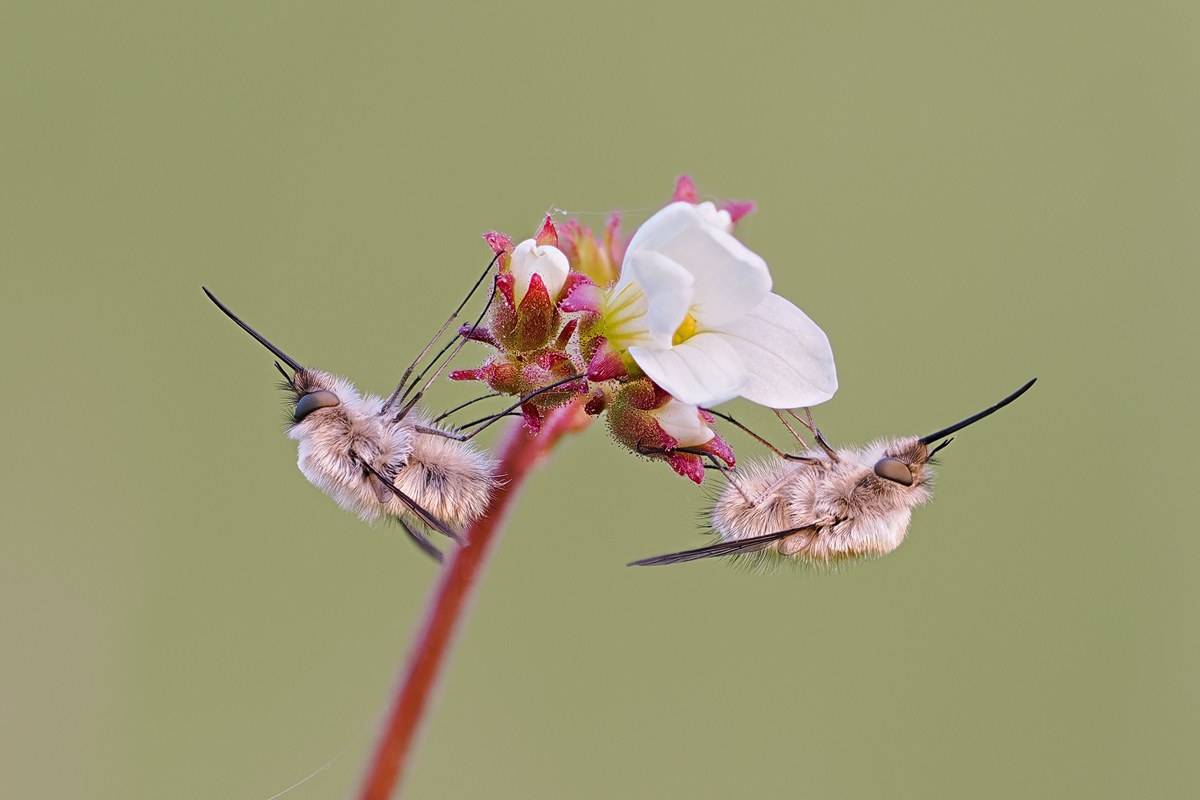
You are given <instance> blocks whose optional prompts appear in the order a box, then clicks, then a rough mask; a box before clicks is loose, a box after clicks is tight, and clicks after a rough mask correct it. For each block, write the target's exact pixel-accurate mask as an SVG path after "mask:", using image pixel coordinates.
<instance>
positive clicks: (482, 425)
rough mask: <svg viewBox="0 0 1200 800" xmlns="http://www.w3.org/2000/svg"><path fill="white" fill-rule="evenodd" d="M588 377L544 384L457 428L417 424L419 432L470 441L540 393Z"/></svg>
mask: <svg viewBox="0 0 1200 800" xmlns="http://www.w3.org/2000/svg"><path fill="white" fill-rule="evenodd" d="M586 379H587V375H584V374H582V373H580V374H579V375H572V376H571V377H569V378H563V379H562V380H561V381H555V382H554V383H552V384H550V385H549V386H543V387H542V388H541V389H538V390H537V391H536V392H530V393H529V394H527V395H525V396H524V397H522V398H521V399H520V400H518V401H517V402H515V403H513V404H512V405H511V406H509V407H508V408H506V409H504V410H503V411H501V412H500V413H498V414H490V415H488V416H486V417H482V418H480V419H477V420H474V421H472V422H468V423H466V424H465V425H460V426H459V427H458V429H457V430H453V431H443V430H439V429H437V428H430V427H428V426H426V425H417V426H416V429H417V432H418V433H427V434H430V435H432V436H444V437H446V438H447V439H454V440H456V441H459V442H469V441H471V439H473V438H474V437H475V435H476V434H477V433H479V432H480V431H483V430H485V429H486V428H487V427H488V426H489V425H491V424H492V423H494V422H496V421H498V420H501V419H503V418H504V417H507V416H516V414H514V412H515V411H516V410H517V409H519V408H520V407H521V406H523V405H525V403H527V402H529V401H530V400H532V399H533V398H535V397H537V396H538V395H539V394H545V393H546V392H549V391H553V390H554V389H558V388H560V387H562V386H563V385H564V384H568V383H573V382H574V381H578V380H584V381H586ZM584 386H585V389H586V383H585V384H584ZM476 425H478V426H479V427H477V428H475V430H473V431H471V432H470V433H463V431H464V430H466V429H467V428H471V427H475V426H476Z"/></svg>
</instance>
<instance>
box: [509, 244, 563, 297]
mask: <svg viewBox="0 0 1200 800" xmlns="http://www.w3.org/2000/svg"><path fill="white" fill-rule="evenodd" d="M509 269H510V270H511V271H512V274H513V300H515V301H516V304H517V305H518V306H519V305H521V301H522V300H524V299H525V293H526V292H528V291H529V281H530V279H531V278H532V277H533V275H534V274H535V273H536V274H538V275H540V276H541V277H542V283H543V284H545V286H546V290H547V291H548V292H549V293H550V299H551V300H552V301H553V300H557V299H558V293H559V292H561V291H562V287H563V284H565V283H566V282H567V273H569V272H570V271H571V265H570V262H569V261H567V256H566V254H564V253H563V252H562V251H561V250H559V249H558V248H557V247H554V246H553V245H548V244H544V245H539V244H538V243H537V240H536V239H526V240H525V241H523V242H521V243H520V244H519V245H517V246H516V248H514V249H513V254H512V261H510V262H509Z"/></svg>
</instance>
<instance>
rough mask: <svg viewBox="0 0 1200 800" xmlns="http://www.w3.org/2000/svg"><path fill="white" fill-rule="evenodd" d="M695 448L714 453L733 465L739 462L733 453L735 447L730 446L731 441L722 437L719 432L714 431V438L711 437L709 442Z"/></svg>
mask: <svg viewBox="0 0 1200 800" xmlns="http://www.w3.org/2000/svg"><path fill="white" fill-rule="evenodd" d="M695 449H697V450H703V451H704V452H706V453H712V454H713V455H714V456H716V457H717V458H719V459H721V460H722V461H724V462H725V463H726V464H728V465H729V466H731V467H732V466H733V465H734V464H736V463H737V458H736V457H735V456H734V454H733V448H732V447H730V446H729V442H727V441H725V440H724V439H722V438H721V435H720V434H719V433H716V432H714V433H713V438H712V439H710V440H709V441H708V443H707V444H704V445H701V446H700V447H697V448H695Z"/></svg>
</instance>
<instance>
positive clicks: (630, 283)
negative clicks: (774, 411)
mask: <svg viewBox="0 0 1200 800" xmlns="http://www.w3.org/2000/svg"><path fill="white" fill-rule="evenodd" d="M722 214H724V217H722V216H721V215H722ZM728 217H729V214H728V212H718V211H717V210H716V209H715V208H713V207H712V204H711V203H705V204H703V205H700V206H695V205H692V204H691V203H683V202H679V203H672V204H671V205H669V206H667V207H666V208H664V209H663V210H662V211H659V212H658V213H657V214H655V215H654V216H653V217H651V218H650V219H649V220H647V221H646V223H645V224H644V225H642V227H641V228H639V229H638V231H637V233H635V234H634V236H633V239H632V240H630V242H629V247H628V249H627V250H626V252H625V262H624V265H623V266H622V268H621V279H620V280H619V281H617V284H616V285H615V286H613V287H612V289H610V290H609V292H608V294H607V296H606V313H605V317H606V319H607V320H608V334H609V341H610V342H611V343H612V344H613V345H614V346H616V347H617V348H618V349H619V350H622V351H627V352H628V353H629V356H630V357H631V358H632V359H633V360H634V361H635V362H636V363H637V365H638V366H639V367H641V369H642V371H644V372H645V373H646V374H647V375H648V376H649V377H650V378H651V379H652V380H653V381H654V382H655V383H657V384H658V385H659V386H661V387H662V388H663V389H664V390H666V391H667V392H669V393H670V394H671V395H672V396H674V397H675V398H677V399H678V400H680V401H681V402H682V403H686V404H689V405H696V406H703V407H710V406H714V405H716V404H718V403H723V402H725V401H726V400H731V399H733V398H734V397H737V396H738V395H741V396H742V397H745V398H746V399H747V400H750V401H751V402H754V403H759V404H760V405H764V406H768V407H770V408H799V407H801V406H811V405H816V404H817V403H823V402H825V401H826V400H828V399H829V398H830V397H833V394H834V392H835V391H837V372H836V370H835V368H834V364H833V351H832V350H831V349H830V347H829V340H828V339H827V338H826V337H825V333H824V332H823V331H822V330H821V329H820V328H818V327H817V325H816V323H814V322H813V321H812V320H811V319H809V318H808V317H807V316H806V315H805V314H804V312H803V311H801V310H800V309H798V308H796V306H794V305H792V304H791V303H789V302H788V301H787V300H785V299H783V298H782V297H780V296H779V295H776V294H772V293H771V274H770V272H769V271H768V270H767V264H766V262H765V261H763V260H762V258H760V257H759V256H758V255H756V254H755V253H753V252H751V251H750V250H749V249H748V248H747V247H746V246H745V245H743V244H742V243H741V242H739V241H738V240H737V239H735V238H734V237H733V236H732V235H730V233H729V232H728V231H727V230H726V229H725V227H724V226H725V225H726V224H729V225H732V223H731V222H727V218H728Z"/></svg>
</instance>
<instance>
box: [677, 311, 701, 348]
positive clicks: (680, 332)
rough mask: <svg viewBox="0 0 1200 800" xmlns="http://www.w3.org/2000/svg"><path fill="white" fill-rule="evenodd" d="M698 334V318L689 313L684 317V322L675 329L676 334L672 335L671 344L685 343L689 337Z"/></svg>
mask: <svg viewBox="0 0 1200 800" xmlns="http://www.w3.org/2000/svg"><path fill="white" fill-rule="evenodd" d="M695 335H696V318H695V317H693V316H692V315H691V314H688V315H687V316H686V317H684V318H683V324H682V325H680V326H679V328H678V329H676V331H675V335H674V336H672V337H671V345H672V346H674V345H677V344H683V343H684V342H686V341H687V340H688V339H690V338H692V337H693V336H695Z"/></svg>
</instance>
